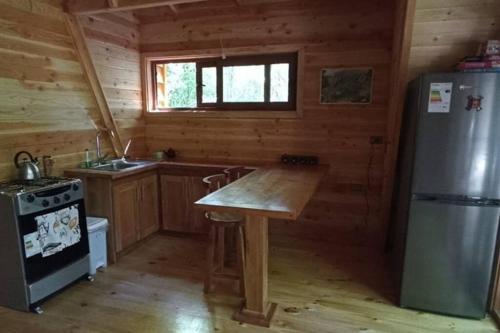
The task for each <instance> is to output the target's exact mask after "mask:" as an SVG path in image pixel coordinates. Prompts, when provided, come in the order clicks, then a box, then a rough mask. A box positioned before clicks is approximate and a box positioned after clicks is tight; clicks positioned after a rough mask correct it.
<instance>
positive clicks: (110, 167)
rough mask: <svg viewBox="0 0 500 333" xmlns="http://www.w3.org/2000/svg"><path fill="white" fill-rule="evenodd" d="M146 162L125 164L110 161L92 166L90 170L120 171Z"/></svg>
mask: <svg viewBox="0 0 500 333" xmlns="http://www.w3.org/2000/svg"><path fill="white" fill-rule="evenodd" d="M145 164H147V162H127V161H123V160H117V161H111V163H107V164H102V165H98V166H94V167H92V168H91V169H94V170H100V171H122V170H127V169H130V168H135V167H138V166H141V165H145Z"/></svg>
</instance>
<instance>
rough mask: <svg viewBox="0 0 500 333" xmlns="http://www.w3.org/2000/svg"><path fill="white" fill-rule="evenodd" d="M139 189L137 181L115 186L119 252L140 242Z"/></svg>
mask: <svg viewBox="0 0 500 333" xmlns="http://www.w3.org/2000/svg"><path fill="white" fill-rule="evenodd" d="M138 187H139V186H138V182H137V181H131V182H127V183H122V184H118V185H114V186H113V215H114V224H115V238H116V251H117V252H120V251H122V250H123V249H125V248H127V247H128V246H130V245H132V244H134V243H135V242H136V241H138V240H139V230H138V218H139V214H138V207H139V188H138Z"/></svg>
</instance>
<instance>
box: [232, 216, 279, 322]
mask: <svg viewBox="0 0 500 333" xmlns="http://www.w3.org/2000/svg"><path fill="white" fill-rule="evenodd" d="M267 226H268V218H267V217H265V216H247V217H246V220H245V270H244V271H245V277H244V278H245V302H243V305H242V307H241V309H240V310H239V311H238V312H236V313H235V314H234V315H233V319H234V320H237V321H240V322H244V323H248V324H253V325H259V326H265V327H269V326H270V324H271V319H272V317H273V315H274V312H275V311H276V304H275V303H269V302H268V299H267V274H268V273H267V270H268V246H269V244H268V228H267Z"/></svg>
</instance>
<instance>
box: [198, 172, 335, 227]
mask: <svg viewBox="0 0 500 333" xmlns="http://www.w3.org/2000/svg"><path fill="white" fill-rule="evenodd" d="M327 172H328V166H326V165H317V166H301V165H281V164H272V165H266V166H262V167H261V168H258V169H257V170H255V171H254V172H252V173H250V174H248V175H247V176H245V177H243V178H241V179H239V180H236V181H234V182H232V183H231V184H228V185H227V186H224V187H223V188H221V189H220V190H218V191H215V192H213V193H211V194H209V195H207V196H205V197H204V198H202V199H200V200H198V201H197V202H195V205H197V206H199V207H201V208H203V209H205V210H214V211H224V212H230V213H236V214H242V215H257V216H267V217H272V218H278V219H288V220H296V219H297V218H298V217H299V215H300V213H301V212H302V210H303V209H304V207H305V205H306V204H307V202H308V201H309V199H310V198H311V197H312V195H313V194H314V192H315V191H316V188H317V187H318V185H319V182H320V180H321V179H322V177H323V176H324V175H325V174H327Z"/></svg>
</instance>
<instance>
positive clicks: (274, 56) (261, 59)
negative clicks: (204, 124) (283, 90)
mask: <svg viewBox="0 0 500 333" xmlns="http://www.w3.org/2000/svg"><path fill="white" fill-rule="evenodd" d="M179 62H181V63H188V62H189V63H196V100H197V106H196V107H194V108H158V107H157V104H158V103H157V101H158V99H157V75H156V66H157V65H159V64H167V63H179ZM283 63H287V64H289V65H290V66H289V83H288V96H289V100H288V102H271V101H270V92H271V65H273V64H283ZM252 65H257V66H258V65H264V66H265V68H264V75H265V80H264V102H223V89H224V88H223V87H224V81H223V68H224V67H230V66H252ZM149 66H150V67H149V73H150V77H149V78H147V80H149V82H150V84H151V90H152V91H151V93H150V96H149V97H150V98H151V99H152V101H150V102H149V105H150V106H151V110H149V112H154V113H165V112H172V113H177V112H186V111H193V112H199V111H230V112H232V113H238V112H248V111H258V112H262V113H267V112H272V111H284V112H291V111H296V110H297V103H298V98H297V97H298V90H299V85H298V70H299V68H298V67H299V52H298V51H297V50H295V51H290V52H280V53H264V54H245V55H243V54H241V55H235V56H230V57H227V58H226V59H222V57H220V56H218V57H215V56H212V57H210V56H209V57H206V56H200V57H185V58H165V59H155V60H150V61H149ZM213 67H215V68H216V73H217V88H216V89H217V102H216V103H203V101H202V94H203V85H202V70H203V68H213Z"/></svg>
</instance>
